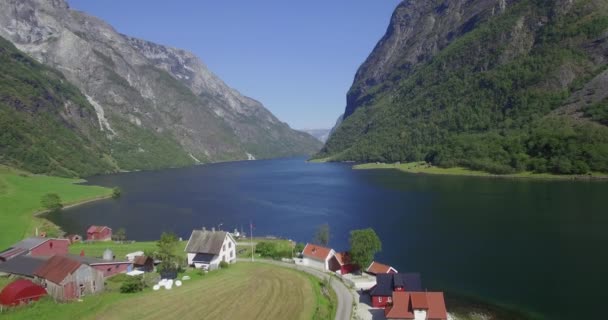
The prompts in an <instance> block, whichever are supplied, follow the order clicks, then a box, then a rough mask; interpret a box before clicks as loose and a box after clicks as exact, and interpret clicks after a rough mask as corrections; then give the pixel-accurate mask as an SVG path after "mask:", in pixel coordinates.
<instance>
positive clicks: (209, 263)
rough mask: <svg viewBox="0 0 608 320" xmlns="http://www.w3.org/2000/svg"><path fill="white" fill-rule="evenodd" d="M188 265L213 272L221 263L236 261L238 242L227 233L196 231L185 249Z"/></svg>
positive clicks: (213, 230)
mask: <svg viewBox="0 0 608 320" xmlns="http://www.w3.org/2000/svg"><path fill="white" fill-rule="evenodd" d="M185 251H186V253H187V256H188V265H190V266H193V267H195V268H198V269H206V270H213V269H217V268H218V267H219V264H220V262H221V261H225V262H227V263H234V262H235V261H236V241H235V240H234V238H233V237H232V235H231V234H230V233H228V232H225V231H215V229H212V230H211V231H208V230H194V231H192V234H191V235H190V239H189V240H188V244H187V245H186V249H185Z"/></svg>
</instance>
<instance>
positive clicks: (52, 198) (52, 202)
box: [40, 193, 63, 211]
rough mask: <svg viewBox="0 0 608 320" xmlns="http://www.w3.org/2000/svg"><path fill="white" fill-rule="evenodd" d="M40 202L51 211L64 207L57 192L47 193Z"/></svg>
mask: <svg viewBox="0 0 608 320" xmlns="http://www.w3.org/2000/svg"><path fill="white" fill-rule="evenodd" d="M40 203H41V204H42V206H43V207H44V208H46V209H48V210H50V211H57V210H61V208H63V205H62V204H61V198H60V197H59V195H58V194H56V193H47V194H45V195H44V196H42V199H41V200H40Z"/></svg>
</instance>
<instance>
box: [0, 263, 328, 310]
mask: <svg viewBox="0 0 608 320" xmlns="http://www.w3.org/2000/svg"><path fill="white" fill-rule="evenodd" d="M192 277H193V278H192V280H189V281H185V282H184V285H183V286H182V287H181V288H175V287H174V289H173V290H170V291H168V290H164V289H162V290H160V291H158V292H154V291H152V290H150V289H147V290H146V291H144V292H143V293H138V294H120V293H116V292H114V293H106V294H102V295H99V296H91V297H86V298H84V299H83V301H82V302H74V303H69V304H59V305H58V304H55V303H54V302H52V301H50V300H45V301H41V302H39V303H36V304H34V305H32V306H28V307H25V308H22V309H19V310H15V311H10V312H8V313H5V314H4V315H0V317H2V318H4V319H16V320H20V319H104V320H105V319H108V320H113V319H138V320H146V319H150V320H156V319H180V320H190V319H270V320H272V319H277V320H278V319H315V318H318V319H320V318H319V317H315V314H318V315H332V314H333V309H331V308H329V309H328V308H327V304H328V303H327V302H323V297H319V296H318V294H319V293H318V292H316V291H315V290H319V287H318V286H316V285H315V282H314V281H318V280H312V278H311V276H308V275H306V274H304V273H301V272H298V271H295V270H290V269H286V268H281V267H277V266H273V265H269V264H263V263H237V264H234V265H231V266H230V268H228V269H225V270H218V271H214V272H211V273H209V274H207V275H205V276H201V275H197V273H196V272H193V273H192ZM319 308H320V309H321V310H319Z"/></svg>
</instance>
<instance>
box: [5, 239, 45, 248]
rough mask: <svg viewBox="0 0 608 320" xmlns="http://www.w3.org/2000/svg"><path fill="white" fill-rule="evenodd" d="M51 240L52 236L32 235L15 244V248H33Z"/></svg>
mask: <svg viewBox="0 0 608 320" xmlns="http://www.w3.org/2000/svg"><path fill="white" fill-rule="evenodd" d="M49 240H51V239H50V238H42V237H32V238H27V239H24V240H21V241H19V242H17V243H15V244H14V245H13V248H19V249H25V250H32V249H34V248H36V247H38V246H40V245H41V244H43V243H45V242H47V241H49Z"/></svg>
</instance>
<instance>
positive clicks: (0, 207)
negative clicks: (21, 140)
mask: <svg viewBox="0 0 608 320" xmlns="http://www.w3.org/2000/svg"><path fill="white" fill-rule="evenodd" d="M78 182H82V181H81V180H76V179H65V178H57V177H49V176H39V175H32V174H28V173H26V172H22V171H18V170H15V169H12V168H8V167H5V166H0V219H1V221H2V232H0V249H2V248H6V247H7V246H9V245H11V244H13V243H14V242H17V241H19V240H21V239H23V238H24V237H27V236H30V235H34V233H35V229H36V228H38V229H39V231H44V232H47V233H48V234H49V235H55V234H56V233H58V228H57V226H55V225H53V224H51V223H50V222H49V221H48V220H46V219H42V218H38V217H34V213H36V212H39V211H41V210H42V209H43V208H42V206H41V204H40V200H41V198H42V196H43V195H45V194H47V193H56V194H58V195H59V197H60V198H61V200H62V203H63V204H64V206H65V205H70V204H74V203H78V202H82V201H86V200H92V199H97V198H103V197H108V196H110V195H111V194H112V190H111V189H108V188H102V187H95V186H83V185H78V184H77V183H78Z"/></svg>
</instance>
